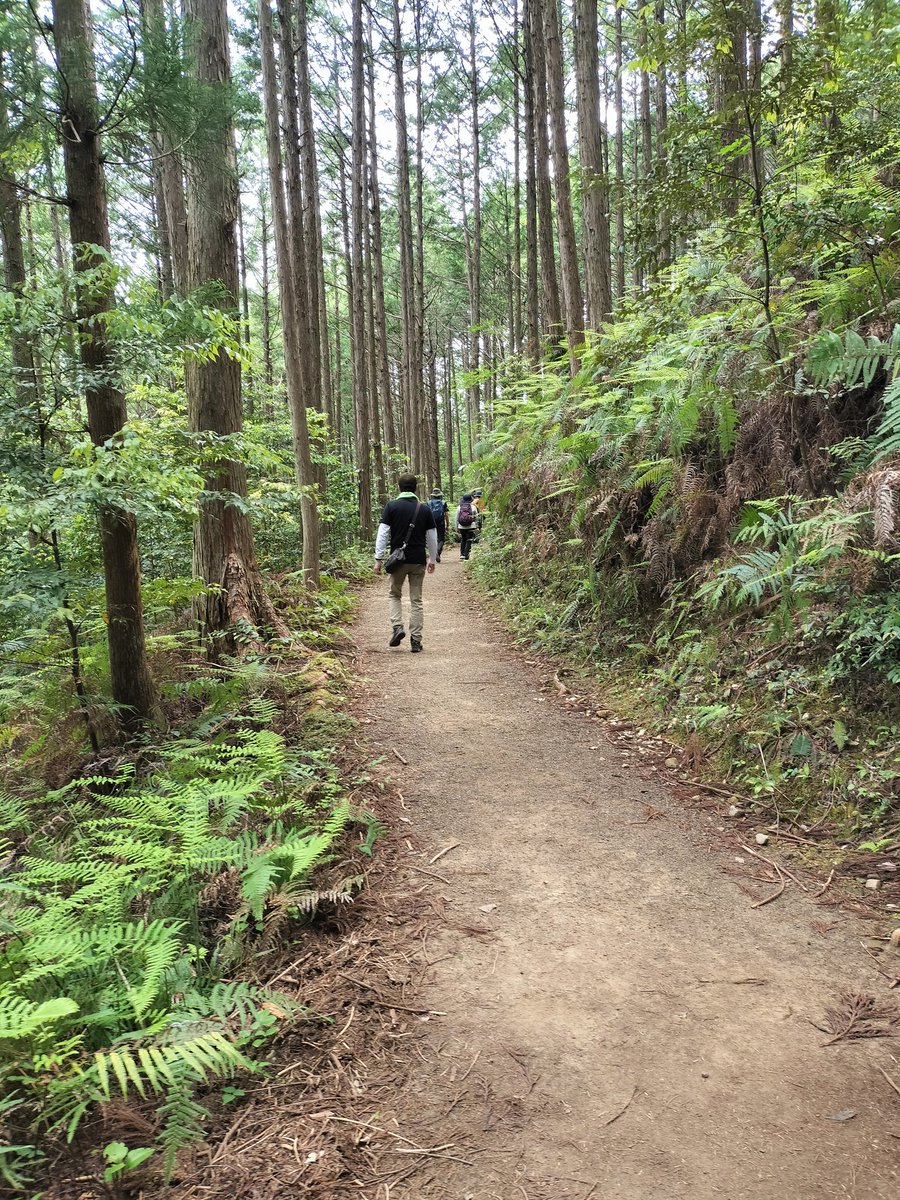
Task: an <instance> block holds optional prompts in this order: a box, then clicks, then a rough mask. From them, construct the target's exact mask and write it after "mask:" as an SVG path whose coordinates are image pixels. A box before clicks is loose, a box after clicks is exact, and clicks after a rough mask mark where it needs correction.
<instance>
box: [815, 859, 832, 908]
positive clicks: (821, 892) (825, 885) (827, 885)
mask: <svg viewBox="0 0 900 1200" xmlns="http://www.w3.org/2000/svg"><path fill="white" fill-rule="evenodd" d="M834 872H835V868H834V867H832V868H831V874H830V875H829V876H828V878H827V879H826V880H825V882H824V883H823V884H822V886H821V887H820V888H819V890H818V891H817V892H816V893H815V896H814V899H816V900H818V898H819V897H820V896H824V895H825V893H826V892H827V891H828V889H829V888H830V887H831V881H832V879H834Z"/></svg>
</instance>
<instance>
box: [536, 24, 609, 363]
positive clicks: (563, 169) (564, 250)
mask: <svg viewBox="0 0 900 1200" xmlns="http://www.w3.org/2000/svg"><path fill="white" fill-rule="evenodd" d="M541 2H542V7H543V24H544V44H545V48H546V56H547V104H548V112H549V116H550V132H551V145H552V148H553V188H554V192H555V193H556V227H557V231H558V235H559V263H560V273H561V276H562V291H563V298H564V309H565V320H566V337H567V338H568V342H569V365H570V369H571V372H572V374H573V375H574V374H575V372H576V371H577V370H578V347H579V346H580V345H581V343H582V342H583V341H584V299H583V297H582V294H581V279H580V277H579V274H578V250H577V248H576V244H575V220H574V218H573V216H572V190H571V187H570V185H569V147H568V145H567V143H566V96H565V90H566V89H565V78H564V75H563V55H562V32H561V30H560V23H559V4H558V0H541ZM593 2H594V3H595V4H596V0H593Z"/></svg>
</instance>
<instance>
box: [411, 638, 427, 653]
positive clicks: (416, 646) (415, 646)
mask: <svg viewBox="0 0 900 1200" xmlns="http://www.w3.org/2000/svg"><path fill="white" fill-rule="evenodd" d="M409 648H410V651H411V652H412V653H413V654H421V653H422V651H423V650H424V649H425V647H424V646H423V645H422V643H421V642H420V641H419V639H418V638H412V639H411V641H410V643H409Z"/></svg>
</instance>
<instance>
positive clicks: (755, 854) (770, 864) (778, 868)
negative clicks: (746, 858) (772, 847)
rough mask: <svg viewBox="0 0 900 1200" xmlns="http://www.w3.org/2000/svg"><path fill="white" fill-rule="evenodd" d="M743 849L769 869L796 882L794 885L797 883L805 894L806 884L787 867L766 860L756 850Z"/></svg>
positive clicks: (742, 847)
mask: <svg viewBox="0 0 900 1200" xmlns="http://www.w3.org/2000/svg"><path fill="white" fill-rule="evenodd" d="M741 849H742V850H746V852H747V853H748V854H752V855H753V857H754V858H758V859H759V861H760V862H764V863H765V864H766V866H767V867H772V868H773V869H774V870H776V871H777V872H778V874H779V875H787V877H788V879H791V880H793V881H794V883H796V885H797V887H798V888H799V889H800V891H801V892H805V891H806V890H807V888H806V884H805V883H801V882H800V880H799V879H798V878H797V876H796V875H794V874H793V873H792V872H791V871H789V870H788V869H787V867H782V866H779V865H778V863H776V862H774V861H773V860H772V859H771V858H766V856H765V855H764V854H759V853H758V852H757V851H756V850H751V849H750V847H749V846H741Z"/></svg>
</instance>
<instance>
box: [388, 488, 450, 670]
mask: <svg viewBox="0 0 900 1200" xmlns="http://www.w3.org/2000/svg"><path fill="white" fill-rule="evenodd" d="M417 482H418V481H417V480H416V477H415V475H401V476H400V478H399V479H398V481H397V484H398V487H399V489H400V494H399V495H398V496H397V497H396V499H394V500H390V501H389V502H388V503H387V504H386V505H385V506H384V511H383V512H382V514H381V523H380V524H379V526H378V535H377V537H376V539H375V574H376V575H380V574H381V571H382V561H381V560H382V558H384V553H385V551H386V550H387V548H388V545H389V544H390V551H391V552H390V554H389V556H388V558H387V560H386V562H385V563H384V569H385V570H386V571H387V573H388V574H389V575H390V577H391V590H390V598H389V612H390V618H391V640H390V641H389V642H388V645H389V646H399V645H400V643H401V642H402V641H403V639H404V638H405V637H406V629H405V628H404V625H403V606H402V603H401V601H402V596H403V583H404V580H407V579H408V580H409V648H410V650H411V651H412V652H413V654H419V653H420V652H421V650H422V649H423V647H422V627H423V625H424V621H425V610H424V608H423V606H422V584H423V582H424V580H425V572H426V571H427V572H428V574H429V575H431V574H432V573H433V571H434V564H435V562H436V560H437V556H438V539H437V530H436V528H435V520H434V516H433V515H432V512H431V509H430V508H429V507H428V505H427V504H422V503H421V501H420V500H419V498H418V496H417V495H416V486H417ZM426 564H427V565H426Z"/></svg>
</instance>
